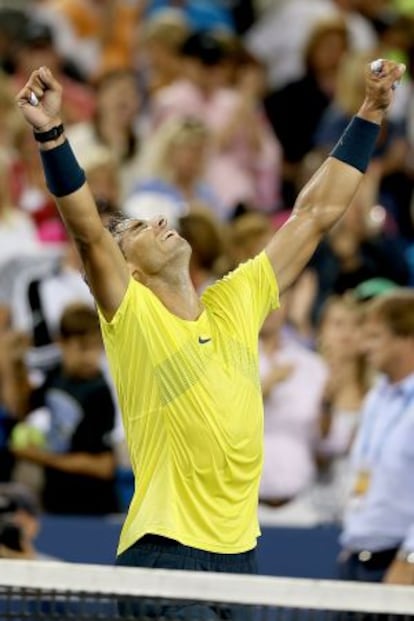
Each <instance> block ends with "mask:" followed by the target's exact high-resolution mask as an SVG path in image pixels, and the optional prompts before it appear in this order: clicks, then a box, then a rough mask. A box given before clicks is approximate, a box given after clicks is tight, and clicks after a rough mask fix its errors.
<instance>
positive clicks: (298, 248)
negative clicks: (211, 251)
mask: <svg viewBox="0 0 414 621" xmlns="http://www.w3.org/2000/svg"><path fill="white" fill-rule="evenodd" d="M403 70H404V69H403V68H402V67H400V66H399V65H396V64H395V63H392V62H391V61H385V62H384V69H383V72H382V74H381V75H380V76H379V75H375V74H373V73H371V72H370V71H369V69H367V74H366V96H365V100H364V102H363V103H362V105H361V108H360V110H359V112H358V115H357V116H359V117H360V118H362V119H365V120H366V121H370V122H372V123H376V124H378V125H380V124H381V122H382V121H383V119H384V116H385V114H386V111H387V108H388V107H389V105H390V103H391V100H392V85H393V84H394V82H395V81H396V80H398V79H399V77H401V75H402V73H403ZM362 178H363V174H362V173H361V172H360V171H359V170H358V169H357V168H354V167H353V166H351V165H349V164H346V163H344V162H342V161H340V160H338V159H336V158H334V157H328V158H327V159H326V160H325V161H324V162H323V163H322V165H321V166H320V168H319V169H318V170H317V171H316V172H315V174H314V175H313V176H312V177H311V179H310V180H309V181H308V183H307V184H306V185H305V187H304V188H303V190H302V191H301V193H300V194H299V196H298V198H297V200H296V203H295V206H294V209H293V212H292V215H291V217H290V218H289V220H288V221H287V222H286V224H285V225H284V226H283V227H282V228H281V229H280V230H279V231H277V232H276V233H275V235H274V236H273V238H272V239H271V241H270V243H269V244H268V246H267V248H266V252H267V254H268V256H269V259H270V261H271V263H272V266H273V269H274V271H275V274H276V277H277V280H278V283H279V288H280V291H281V292H283V291H284V290H285V289H287V288H288V287H289V286H290V285H291V284H292V282H293V281H294V280H295V279H296V277H297V276H298V275H299V274H300V272H301V271H302V269H303V268H304V267H305V265H306V264H307V262H308V261H309V259H310V257H311V256H312V254H313V252H314V250H315V248H316V247H317V245H318V244H319V242H320V241H321V238H322V236H323V235H324V234H325V233H326V232H327V231H329V229H330V228H331V227H332V226H333V225H334V224H335V223H336V222H337V221H338V220H339V219H340V218H341V216H342V215H343V214H344V213H345V211H346V209H347V207H348V206H349V204H350V203H351V201H352V199H353V197H354V195H355V193H356V191H357V189H358V187H359V184H360V182H361V180H362Z"/></svg>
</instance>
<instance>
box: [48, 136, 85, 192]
mask: <svg viewBox="0 0 414 621" xmlns="http://www.w3.org/2000/svg"><path fill="white" fill-rule="evenodd" d="M40 157H41V159H42V164H43V170H44V172H45V177H46V185H47V187H48V188H49V190H50V192H51V193H52V194H54V195H55V196H57V197H60V196H67V195H68V194H72V192H76V190H79V188H80V187H82V186H83V184H84V183H85V181H86V178H85V173H84V171H83V170H82V168H81V167H80V166H79V164H78V162H77V160H76V157H75V155H74V153H73V151H72V149H71V146H70V144H69V143H68V141H67V140H65V142H63V143H62V144H60V145H58V146H57V147H54V148H53V149H49V150H48V151H45V150H41V151H40Z"/></svg>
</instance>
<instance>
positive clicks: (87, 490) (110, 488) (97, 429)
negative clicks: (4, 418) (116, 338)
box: [12, 303, 117, 515]
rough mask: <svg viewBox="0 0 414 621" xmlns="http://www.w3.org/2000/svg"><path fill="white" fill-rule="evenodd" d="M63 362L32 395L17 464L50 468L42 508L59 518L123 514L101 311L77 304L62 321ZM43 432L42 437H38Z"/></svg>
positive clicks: (19, 430) (18, 438) (16, 441)
mask: <svg viewBox="0 0 414 621" xmlns="http://www.w3.org/2000/svg"><path fill="white" fill-rule="evenodd" d="M59 346H60V349H61V363H60V364H59V365H58V366H56V367H55V368H53V369H51V370H50V371H49V372H48V373H47V374H46V376H45V380H44V382H43V383H42V385H41V386H40V387H38V388H37V389H35V390H34V391H33V393H32V395H31V413H30V414H29V416H28V418H27V419H26V422H25V423H21V424H20V425H17V426H16V427H15V429H14V432H13V435H12V449H13V451H14V453H15V455H16V457H17V458H20V459H24V460H29V461H31V462H33V463H36V464H38V465H40V466H43V467H44V482H43V490H42V503H43V508H44V510H45V511H47V512H49V513H59V514H95V515H96V514H107V513H112V512H115V511H116V510H117V503H116V494H115V483H114V473H115V456H114V451H113V448H112V446H111V432H112V430H113V427H114V421H115V405H114V402H113V399H112V394H111V390H110V387H109V386H108V384H107V382H106V380H105V378H104V376H103V374H102V372H101V358H102V342H101V337H100V332H99V324H98V319H97V316H96V313H95V311H94V310H93V309H91V308H90V307H89V306H87V305H84V304H81V303H76V304H71V305H69V306H68V307H67V308H66V309H65V310H64V312H63V315H62V318H61V322H60V339H59ZM33 429H36V430H37V432H33Z"/></svg>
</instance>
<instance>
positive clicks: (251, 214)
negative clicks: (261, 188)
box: [228, 210, 273, 267]
mask: <svg viewBox="0 0 414 621" xmlns="http://www.w3.org/2000/svg"><path fill="white" fill-rule="evenodd" d="M228 228H229V232H228V238H229V239H228V241H229V257H230V260H231V261H232V263H233V265H234V266H235V267H236V266H237V265H239V263H242V262H243V261H247V259H251V258H252V257H254V256H256V254H258V253H259V252H260V251H261V250H263V248H264V247H265V246H266V244H267V242H268V241H269V239H270V238H271V236H272V233H273V224H272V220H271V219H270V217H269V216H268V215H266V214H264V213H259V212H255V211H249V210H246V211H244V212H242V213H241V214H240V215H238V216H237V217H236V218H234V220H232V221H231V222H230V223H229V227H228Z"/></svg>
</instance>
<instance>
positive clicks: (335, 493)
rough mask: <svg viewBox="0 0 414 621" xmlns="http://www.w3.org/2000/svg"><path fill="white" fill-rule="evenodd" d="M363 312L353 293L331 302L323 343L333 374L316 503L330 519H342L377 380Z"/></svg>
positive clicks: (328, 386)
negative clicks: (352, 460)
mask: <svg viewBox="0 0 414 621" xmlns="http://www.w3.org/2000/svg"><path fill="white" fill-rule="evenodd" d="M361 337H362V330H361V309H360V305H359V303H358V302H357V301H356V300H355V299H354V297H353V296H351V295H350V294H347V295H342V296H331V297H329V298H328V299H327V301H326V302H325V304H324V306H323V309H322V313H321V317H320V323H319V326H318V331H317V345H318V350H319V352H320V354H321V355H322V357H323V359H324V361H325V363H326V365H327V370H328V380H327V383H326V386H325V391H324V399H323V403H322V409H321V417H320V423H321V426H320V440H319V442H318V444H317V457H318V466H319V473H318V474H319V476H318V485H317V487H316V489H315V502H316V503H317V504H318V505H319V506H318V510H319V512H320V514H321V515H323V518H324V520H327V521H330V520H337V519H339V517H340V516H341V515H342V511H343V508H344V504H345V496H346V490H347V482H348V480H347V473H348V455H349V451H350V449H351V445H352V442H353V439H354V437H355V434H356V431H357V428H358V424H359V421H360V410H361V407H362V403H363V400H364V398H365V395H366V393H367V391H368V390H369V388H370V386H371V382H372V373H371V369H370V368H369V366H368V365H367V362H366V359H365V356H364V354H363V352H362V348H361Z"/></svg>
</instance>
